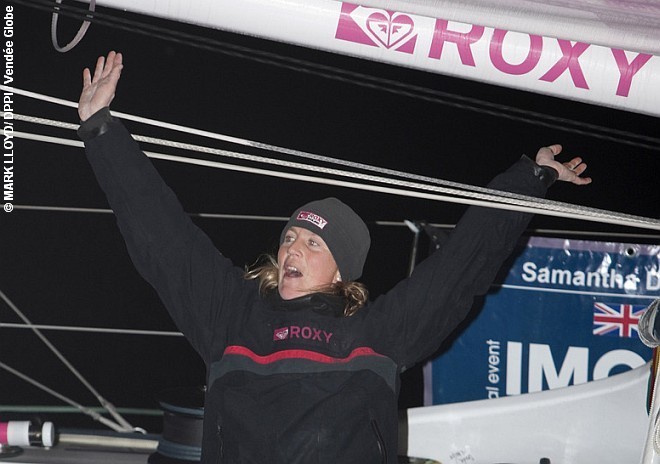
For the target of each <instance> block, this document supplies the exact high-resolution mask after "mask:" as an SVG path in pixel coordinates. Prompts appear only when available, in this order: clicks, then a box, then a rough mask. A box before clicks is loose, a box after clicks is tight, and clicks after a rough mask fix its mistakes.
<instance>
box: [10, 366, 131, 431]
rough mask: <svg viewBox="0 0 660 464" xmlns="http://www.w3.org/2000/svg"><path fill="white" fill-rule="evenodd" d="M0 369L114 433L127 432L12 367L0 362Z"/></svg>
mask: <svg viewBox="0 0 660 464" xmlns="http://www.w3.org/2000/svg"><path fill="white" fill-rule="evenodd" d="M0 367H1V368H2V369H4V370H6V371H7V372H9V373H10V374H14V375H15V376H16V377H18V378H20V379H22V380H25V381H26V382H28V383H30V384H32V385H34V386H35V387H37V388H39V389H41V390H43V391H45V392H46V393H48V394H49V395H52V396H54V397H55V398H57V399H59V400H61V401H63V402H64V403H67V404H69V405H71V406H73V407H74V408H76V409H78V410H79V411H80V412H82V413H83V414H87V415H88V416H90V417H91V418H92V419H94V420H95V421H97V422H100V423H102V424H103V425H105V426H107V427H109V428H111V429H112V430H114V431H115V432H126V431H127V430H126V429H125V428H124V427H122V426H121V425H118V424H115V423H114V422H112V421H111V420H109V419H107V418H105V417H103V416H102V415H100V414H99V413H97V412H96V411H94V410H92V409H90V408H88V407H86V406H83V405H81V404H80V403H77V402H75V401H73V400H72V399H70V398H68V397H66V396H64V395H62V394H61V393H58V392H56V391H55V390H53V389H52V388H50V387H47V386H46V385H44V384H43V383H41V382H39V381H37V380H34V379H33V378H32V377H29V376H27V375H25V374H24V373H22V372H20V371H18V370H17V369H14V368H13V367H11V366H9V365H7V364H5V363H3V362H2V361H0ZM130 431H133V429H131V430H130Z"/></svg>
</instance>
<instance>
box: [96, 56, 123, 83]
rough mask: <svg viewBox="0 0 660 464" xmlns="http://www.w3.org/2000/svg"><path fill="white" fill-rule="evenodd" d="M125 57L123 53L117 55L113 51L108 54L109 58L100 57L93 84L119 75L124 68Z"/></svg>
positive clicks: (97, 61)
mask: <svg viewBox="0 0 660 464" xmlns="http://www.w3.org/2000/svg"><path fill="white" fill-rule="evenodd" d="M122 61H123V57H122V55H121V53H116V52H114V51H111V52H109V53H108V56H107V58H106V57H104V56H99V58H98V59H97V60H96V67H95V68H94V76H93V77H92V80H91V82H92V83H96V82H98V81H100V80H102V79H104V78H106V77H108V76H109V75H110V74H112V73H113V72H114V73H118V72H120V71H121V69H122V68H123V64H122Z"/></svg>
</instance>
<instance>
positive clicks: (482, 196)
mask: <svg viewBox="0 0 660 464" xmlns="http://www.w3.org/2000/svg"><path fill="white" fill-rule="evenodd" d="M0 87H1V88H2V89H3V90H6V91H11V92H13V93H15V94H19V95H23V96H26V97H29V98H35V99H38V100H42V101H48V102H51V103H56V104H59V105H65V106H71V107H75V106H76V104H75V103H74V102H71V101H66V100H62V99H57V98H53V97H50V96H46V95H41V94H37V93H34V92H27V91H24V90H21V89H14V88H12V87H7V86H4V85H3V86H0ZM114 114H115V115H116V116H118V117H122V118H124V119H129V120H133V121H136V122H140V123H144V124H149V125H155V126H158V127H160V128H164V129H170V130H176V131H181V132H186V133H190V134H194V135H199V136H203V137H206V138H211V139H215V140H222V141H225V142H230V143H233V144H238V145H242V146H248V147H252V148H257V149H260V150H267V151H271V152H275V153H280V154H286V155H290V156H295V157H299V158H303V159H310V160H314V161H317V162H323V163H330V164H336V165H341V166H345V167H348V168H350V169H351V170H350V171H344V170H339V169H335V168H328V167H322V166H318V165H307V164H303V163H298V162H291V161H284V160H280V159H276V158H272V157H265V156H255V155H248V154H245V153H239V152H235V151H228V150H220V149H216V148H210V147H204V146H200V145H193V144H188V143H181V142H174V141H169V140H162V139H157V138H153V137H143V136H134V138H135V139H136V140H137V141H140V142H144V143H149V144H152V145H158V146H167V147H172V148H177V149H183V150H186V151H191V152H198V153H206V154H211V155H218V156H223V157H228V158H232V159H239V160H244V161H250V162H255V163H261V164H267V165H275V166H278V167H283V168H288V169H296V170H302V171H312V172H315V173H317V174H318V173H322V174H325V175H329V176H335V177H343V178H349V179H358V180H360V181H363V182H369V184H365V183H357V182H348V181H342V180H338V179H331V178H328V177H319V176H310V175H299V174H295V173H287V172H282V171H273V170H267V169H260V168H253V167H247V166H239V165H233V164H227V163H218V162H214V161H208V160H201V159H194V158H190V157H187V156H186V157H184V156H176V155H170V154H163V153H154V152H147V155H148V156H150V157H152V158H157V159H165V160H170V161H176V162H181V163H187V164H195V165H200V166H207V167H214V168H221V169H227V170H233V171H240V172H251V173H255V174H260V175H267V176H272V177H280V178H288V179H296V180H302V181H306V182H317V183H323V184H328V185H338V186H344V187H350V188H357V189H362V190H369V191H376V192H381V193H388V194H395V195H403V196H409V197H413V198H425V199H431V200H437V201H446V202H452V203H462V204H470V205H480V206H486V207H495V208H501V209H512V210H518V211H527V212H533V213H537V214H542V215H549V216H560V217H570V218H576V219H582V220H589V221H594V222H603V223H609V224H619V225H624V226H634V227H641V228H648V229H655V230H660V220H657V219H652V218H644V217H639V216H633V215H629V214H624V213H615V212H611V211H606V210H601V209H596V208H588V207H584V206H577V205H571V204H567V203H561V202H557V201H553V200H547V199H539V198H533V197H526V196H523V195H517V194H512V193H508V192H501V191H496V190H492V189H487V188H484V187H475V186H470V185H467V184H460V183H456V182H450V181H446V180H441V179H436V178H431V177H428V176H419V175H416V174H410V173H406V172H401V171H395V170H392V169H385V168H380V167H377V166H372V165H366V164H363V163H356V162H353V161H347V160H341V159H337V158H331V157H328V156H320V155H315V154H312V153H306V152H302V151H298V150H292V149H288V148H282V147H277V146H274V145H268V144H264V143H260V142H254V141H250V140H246V139H241V138H237V137H230V136H226V135H222V134H216V133H212V132H208V131H199V130H196V129H193V128H189V127H183V126H179V125H175V124H170V123H164V122H162V121H156V120H152V119H146V118H141V117H137V116H134V115H130V114H125V113H119V112H114ZM14 118H15V119H19V120H23V121H26V122H30V123H34V124H40V125H48V126H53V127H59V128H64V129H69V130H76V129H77V128H78V125H77V124H71V123H65V122H61V121H53V120H49V119H45V118H36V117H32V116H25V115H20V114H14ZM15 136H16V137H22V138H27V139H32V140H40V141H43V142H48V143H56V144H62V145H69V146H82V143H81V142H79V141H77V140H71V139H62V138H57V137H51V136H44V135H38V134H29V133H24V132H15ZM355 170H362V171H368V172H373V173H376V174H379V175H371V174H365V173H359V172H356V171H355ZM385 176H394V177H385ZM374 184H382V185H374ZM392 186H395V187H396V188H393V187H392Z"/></svg>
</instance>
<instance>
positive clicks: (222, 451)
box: [216, 424, 225, 464]
mask: <svg viewBox="0 0 660 464" xmlns="http://www.w3.org/2000/svg"><path fill="white" fill-rule="evenodd" d="M217 428H218V429H217V430H216V436H217V439H218V447H217V451H218V464H220V463H221V462H222V458H223V457H224V455H225V446H224V441H223V440H222V425H220V424H218V425H217Z"/></svg>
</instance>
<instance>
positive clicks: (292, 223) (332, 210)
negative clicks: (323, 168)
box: [280, 198, 371, 282]
mask: <svg viewBox="0 0 660 464" xmlns="http://www.w3.org/2000/svg"><path fill="white" fill-rule="evenodd" d="M291 227H302V228H304V229H307V230H309V231H311V232H314V233H315V234H316V235H318V236H319V237H321V238H322V239H323V241H324V242H325V243H326V245H328V248H329V249H330V252H331V253H332V257H333V258H334V259H335V262H336V263H337V267H338V268H339V273H340V274H341V278H342V280H343V281H346V282H349V281H351V280H356V279H358V278H359V277H360V276H361V275H362V268H363V267H364V262H365V261H366V259H367V252H368V251H369V245H370V244H371V239H370V237H369V229H367V225H366V224H365V223H364V221H362V219H361V218H360V216H358V215H357V214H356V213H355V211H353V210H352V209H351V208H350V207H349V206H348V205H346V204H345V203H342V202H341V201H339V200H338V199H336V198H325V199H324V200H318V201H312V202H310V203H307V204H306V205H304V206H301V207H300V208H298V209H297V210H296V211H295V212H294V213H293V214H292V215H291V218H290V219H289V222H287V223H286V226H285V227H284V230H283V231H282V234H281V235H280V245H281V244H282V243H283V242H284V236H285V234H286V232H287V231H288V230H289V229H290V228H291Z"/></svg>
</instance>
